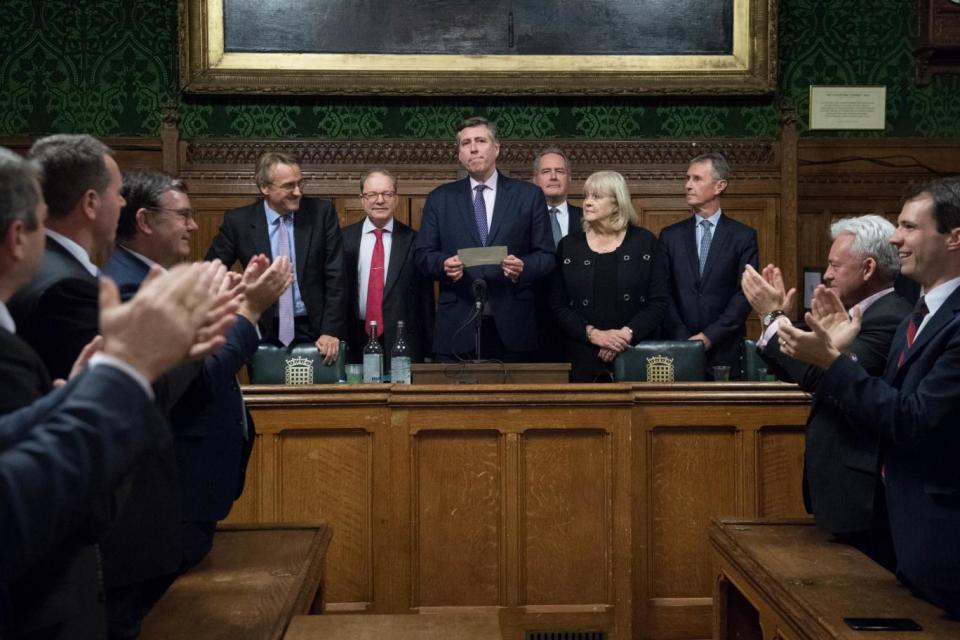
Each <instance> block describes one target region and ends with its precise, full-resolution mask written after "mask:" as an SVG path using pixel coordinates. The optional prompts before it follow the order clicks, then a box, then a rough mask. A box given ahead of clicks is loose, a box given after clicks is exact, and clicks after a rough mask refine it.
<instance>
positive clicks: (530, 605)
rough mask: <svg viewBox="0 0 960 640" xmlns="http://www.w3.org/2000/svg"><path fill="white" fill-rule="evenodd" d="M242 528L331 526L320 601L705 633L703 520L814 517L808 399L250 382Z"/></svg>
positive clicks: (550, 624)
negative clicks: (251, 438)
mask: <svg viewBox="0 0 960 640" xmlns="http://www.w3.org/2000/svg"><path fill="white" fill-rule="evenodd" d="M245 394H246V397H247V400H248V403H249V405H250V407H251V409H252V410H253V415H254V420H255V421H256V425H257V429H258V432H259V435H258V438H257V444H256V447H255V452H254V455H253V458H252V460H251V464H250V467H249V476H248V481H247V488H246V491H245V492H244V495H243V497H242V498H241V499H240V501H239V502H238V503H237V505H236V506H235V508H234V510H233V513H232V514H231V516H230V520H231V521H236V522H241V521H243V522H250V521H253V522H296V521H308V520H316V519H322V520H324V521H327V522H329V523H330V524H331V525H332V527H333V530H334V538H333V543H332V545H331V547H330V552H329V554H328V567H327V569H328V583H327V584H328V595H327V602H328V603H329V609H330V610H331V611H333V612H349V611H368V612H374V613H405V612H417V611H426V610H430V611H435V610H463V609H470V608H477V607H495V608H498V609H500V610H502V611H503V612H504V613H505V620H506V621H507V622H508V626H509V628H510V634H511V635H510V636H509V637H511V638H520V637H521V633H522V631H523V630H551V629H556V630H563V629H567V630H569V629H603V630H605V631H607V632H608V633H609V634H610V637H611V638H618V639H624V638H662V639H667V638H691V639H692V638H707V637H709V635H710V620H711V618H710V615H711V604H712V600H711V589H712V582H711V575H710V556H709V547H708V539H707V523H708V521H709V518H711V517H713V516H717V515H736V516H750V517H752V516H780V515H784V516H797V515H802V514H803V506H802V500H801V498H800V478H801V468H802V451H803V433H802V430H803V424H804V422H805V418H806V412H807V409H808V405H807V397H806V395H805V394H803V393H801V392H799V391H796V390H794V389H793V388H792V387H790V386H786V385H779V384H775V383H764V384H751V385H748V384H736V383H734V384H730V385H724V386H720V385H710V384H703V383H700V384H679V385H632V386H631V385H625V384H621V385H558V386H546V385H543V386H492V385H491V386H479V387H477V386H474V387H463V386H455V385H450V386H436V387H430V386H412V387H409V386H407V387H405V386H395V387H388V386H385V385H384V386H376V387H373V386H371V387H363V386H359V385H351V386H329V387H303V388H296V387H294V388H289V387H287V388H277V387H247V388H246V390H245Z"/></svg>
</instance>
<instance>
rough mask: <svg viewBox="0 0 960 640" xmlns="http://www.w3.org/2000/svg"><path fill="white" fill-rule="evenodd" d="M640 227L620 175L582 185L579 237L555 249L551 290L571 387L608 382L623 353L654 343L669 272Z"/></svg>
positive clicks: (601, 173)
mask: <svg viewBox="0 0 960 640" xmlns="http://www.w3.org/2000/svg"><path fill="white" fill-rule="evenodd" d="M637 221H638V219H637V212H636V210H635V209H634V208H633V204H632V203H631V201H630V192H629V190H628V189H627V183H626V180H624V179H623V176H622V175H620V174H619V173H616V172H615V171H599V172H597V173H594V174H593V175H591V176H590V177H589V178H587V181H586V183H585V184H584V201H583V220H582V225H583V232H582V233H577V232H574V231H573V230H571V232H570V234H569V235H567V236H566V237H564V238H563V239H562V240H561V241H560V244H559V246H558V247H557V270H556V271H555V272H554V274H553V279H552V281H551V286H550V306H551V308H552V310H553V313H554V315H556V317H557V321H558V323H559V324H560V328H561V331H562V332H563V334H564V337H565V340H564V343H565V344H564V346H565V349H566V354H567V359H568V360H569V361H570V363H571V365H572V371H571V374H570V379H571V381H572V382H593V381H608V380H611V379H612V376H611V373H610V372H611V369H612V365H611V363H612V362H613V359H614V358H616V357H617V355H618V354H619V353H620V352H622V351H623V350H624V349H626V348H627V347H629V346H630V345H633V344H636V343H637V342H638V341H640V340H646V339H650V338H655V337H656V335H657V327H658V326H659V325H660V322H661V320H662V319H663V315H664V313H665V312H666V309H667V303H668V296H669V288H668V284H667V272H666V268H665V264H664V259H663V255H662V254H661V252H660V249H659V245H658V243H657V239H656V237H655V236H654V235H653V234H652V233H650V232H649V231H648V230H646V229H644V228H642V227H638V226H636V224H637Z"/></svg>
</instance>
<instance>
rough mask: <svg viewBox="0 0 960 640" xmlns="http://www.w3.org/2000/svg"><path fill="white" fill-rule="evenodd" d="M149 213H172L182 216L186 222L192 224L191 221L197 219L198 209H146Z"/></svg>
mask: <svg viewBox="0 0 960 640" xmlns="http://www.w3.org/2000/svg"><path fill="white" fill-rule="evenodd" d="M146 209H147V210H148V211H155V212H157V213H172V214H173V215H175V216H180V217H181V218H183V221H184V222H190V221H191V220H196V219H197V210H196V209H164V208H163V207H146Z"/></svg>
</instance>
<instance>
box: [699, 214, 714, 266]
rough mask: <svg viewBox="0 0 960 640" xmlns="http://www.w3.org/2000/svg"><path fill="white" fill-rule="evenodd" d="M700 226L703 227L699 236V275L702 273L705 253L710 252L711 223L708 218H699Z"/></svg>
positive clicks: (705, 262) (711, 239)
mask: <svg viewBox="0 0 960 640" xmlns="http://www.w3.org/2000/svg"><path fill="white" fill-rule="evenodd" d="M700 228H701V229H703V235H702V236H701V237H700V275H703V268H704V267H705V266H706V264H707V255H708V254H709V253H710V242H712V241H713V223H712V222H710V221H709V220H701V221H700Z"/></svg>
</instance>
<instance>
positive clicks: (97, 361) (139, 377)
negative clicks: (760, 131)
mask: <svg viewBox="0 0 960 640" xmlns="http://www.w3.org/2000/svg"><path fill="white" fill-rule="evenodd" d="M87 366H88V367H90V368H93V367H96V366H105V367H113V368H114V369H119V370H120V371H122V372H124V373H125V374H127V375H128V376H130V377H131V378H133V381H134V382H136V383H137V384H138V385H140V388H141V389H143V392H144V393H145V394H147V398H149V400H150V402H153V401H154V400H155V397H154V395H153V387H152V386H151V385H150V381H149V380H147V379H146V378H145V377H144V376H143V374H142V373H140V372H139V371H137V370H136V369H134V368H133V367H131V366H130V365H129V364H127V363H126V362H124V361H123V360H121V359H120V358H118V357H116V356H111V355H109V354H106V353H103V352H101V353H95V354H93V356H92V357H91V358H90V362H89V363H87Z"/></svg>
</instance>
